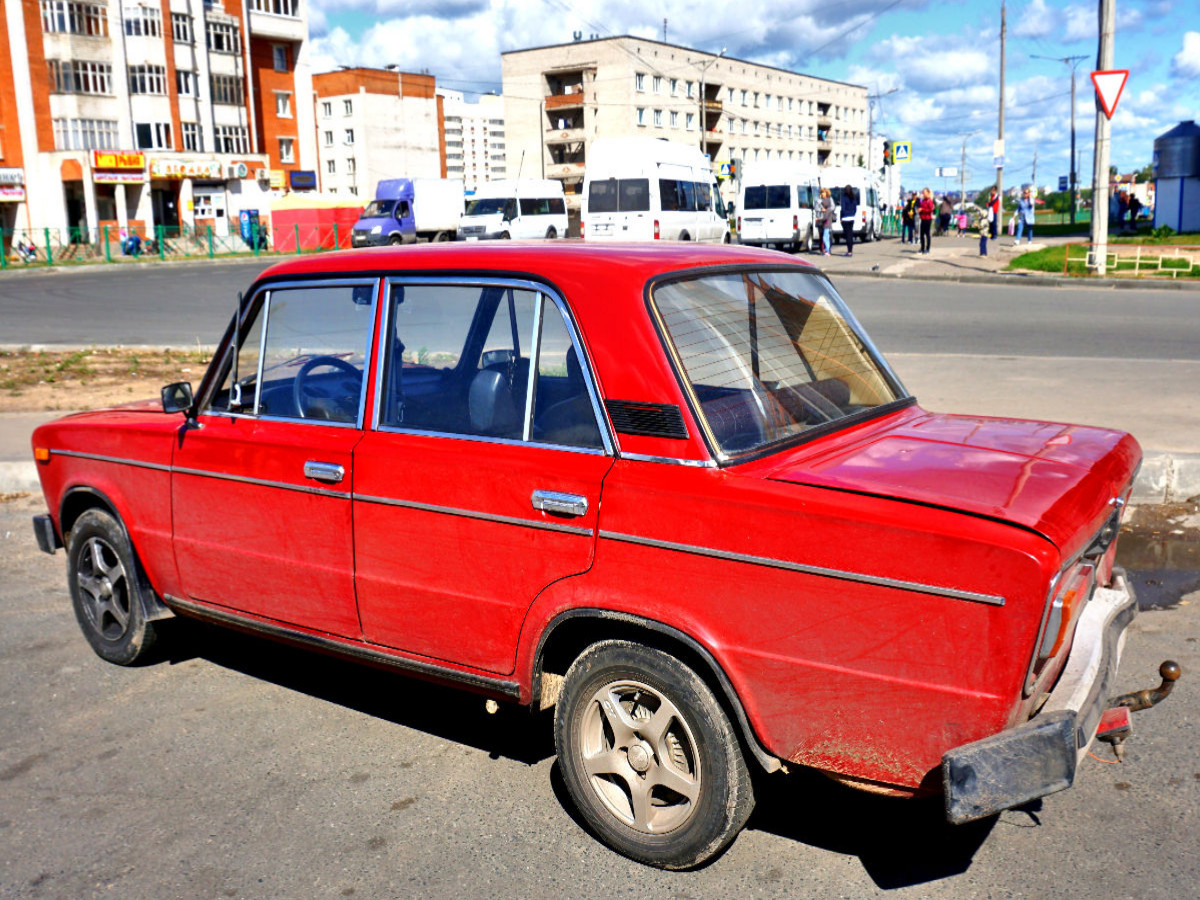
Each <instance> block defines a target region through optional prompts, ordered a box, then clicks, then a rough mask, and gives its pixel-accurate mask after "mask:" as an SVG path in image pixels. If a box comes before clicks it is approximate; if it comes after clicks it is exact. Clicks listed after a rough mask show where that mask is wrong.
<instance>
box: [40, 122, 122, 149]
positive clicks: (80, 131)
mask: <svg viewBox="0 0 1200 900" xmlns="http://www.w3.org/2000/svg"><path fill="white" fill-rule="evenodd" d="M117 143H118V142H117V122H116V121H109V120H107V119H55V120H54V149H55V150H116V149H117Z"/></svg>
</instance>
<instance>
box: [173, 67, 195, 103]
mask: <svg viewBox="0 0 1200 900" xmlns="http://www.w3.org/2000/svg"><path fill="white" fill-rule="evenodd" d="M199 87H200V80H199V79H198V78H196V73H195V72H189V71H188V70H187V69H176V70H175V91H176V92H177V93H178V94H179V96H181V97H198V96H200V92H199V90H198V88H199Z"/></svg>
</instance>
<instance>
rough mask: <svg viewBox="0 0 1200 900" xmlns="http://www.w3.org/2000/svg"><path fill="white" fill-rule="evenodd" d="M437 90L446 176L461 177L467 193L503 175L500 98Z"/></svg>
mask: <svg viewBox="0 0 1200 900" xmlns="http://www.w3.org/2000/svg"><path fill="white" fill-rule="evenodd" d="M437 94H438V96H439V97H441V98H442V103H443V108H444V111H445V120H446V177H447V178H461V179H462V180H463V187H464V188H465V189H466V191H467V193H468V194H470V193H473V192H474V190H475V188H476V187H478V186H479V185H481V184H483V183H484V182H486V181H498V180H500V179H502V178H507V177H508V168H507V166H506V165H505V153H504V145H505V140H506V138H505V134H504V98H503V97H499V96H497V95H495V94H483V95H482V96H480V98H479V99H478V100H477V101H475V102H474V103H471V102H468V101H467V100H466V99H464V97H463V93H462V91H450V90H445V89H443V88H438V89H437ZM516 175H517V173H516V172H513V177H514V178H515V177H516ZM538 177H541V176H540V175H539V176H538Z"/></svg>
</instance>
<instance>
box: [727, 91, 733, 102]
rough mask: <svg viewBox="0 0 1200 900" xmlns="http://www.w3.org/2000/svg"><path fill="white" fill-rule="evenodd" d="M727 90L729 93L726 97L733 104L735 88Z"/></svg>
mask: <svg viewBox="0 0 1200 900" xmlns="http://www.w3.org/2000/svg"><path fill="white" fill-rule="evenodd" d="M726 90H727V91H728V93H727V94H726V96H727V97H728V98H729V102H730V103H732V102H733V88H727V89H726Z"/></svg>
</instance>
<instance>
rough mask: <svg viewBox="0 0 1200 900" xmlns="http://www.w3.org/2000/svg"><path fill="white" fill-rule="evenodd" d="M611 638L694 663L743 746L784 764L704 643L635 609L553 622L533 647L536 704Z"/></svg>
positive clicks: (771, 766)
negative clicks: (576, 663)
mask: <svg viewBox="0 0 1200 900" xmlns="http://www.w3.org/2000/svg"><path fill="white" fill-rule="evenodd" d="M607 640H628V641H632V642H635V643H639V644H643V645H645V646H648V647H653V648H654V649H656V650H661V651H662V652H664V653H667V654H670V655H671V656H673V657H675V658H676V659H678V660H679V661H680V662H682V663H683V664H684V665H687V666H688V667H690V668H691V669H692V670H693V671H694V672H695V673H696V674H697V675H698V676H699V677H700V678H701V679H703V680H704V682H705V683H706V684H708V686H709V688H710V689H712V691H713V694H714V695H715V696H716V698H717V700H718V702H719V703H720V704H721V706H722V707H724V709H725V712H726V714H728V715H729V716H730V718H731V719H732V720H733V721H734V722H735V723H736V726H737V730H738V733H739V735H740V736H741V739H742V744H743V745H744V746H745V748H746V749H747V750H748V751H749V752H750V754H751V755H752V756H753V757H754V758H755V759H756V760H757V761H758V763H759V765H761V766H762V767H763V769H764V770H765V771H767V772H775V771H778V770H779V769H780V768H781V767H782V762H781V761H780V760H779V759H778V758H777V757H775V756H772V755H771V754H770V753H768V752H767V751H766V750H765V749H764V748H763V745H762V743H761V742H760V741H759V739H758V736H757V735H756V734H755V733H754V728H753V726H752V725H751V724H750V720H749V718H747V716H746V711H745V709H744V708H743V707H742V702H741V699H740V698H739V697H738V695H737V691H736V690H735V689H734V687H733V684H732V682H731V681H730V680H729V677H728V676H727V675H726V674H725V672H724V670H723V669H722V668H721V665H720V663H718V662H717V660H716V659H715V658H714V657H713V655H712V654H711V653H710V652H709V651H708V650H707V649H706V648H705V647H704V645H702V644H701V643H700V642H699V641H697V640H696V639H695V638H693V637H691V636H690V635H688V634H685V633H684V632H682V631H680V630H679V629H677V628H674V627H672V626H670V625H665V624H663V623H662V622H657V621H655V620H653V619H646V618H643V617H641V616H636V615H633V614H631V613H624V612H617V611H614V610H607V609H572V610H567V611H566V612H563V613H560V614H559V615H558V616H556V617H555V618H554V619H553V620H552V621H551V622H550V623H548V624H547V626H546V628H545V630H544V631H543V632H542V634H541V637H540V638H539V639H538V645H537V649H536V650H535V651H534V659H533V672H532V677H531V679H530V691H531V700H530V702H531V704H532V705H533V706H534V707H535V708H536V707H538V706H543V707H545V706H549V705H551V704H552V703H553V702H554V701H555V700H556V699H557V697H558V691H559V687H560V685H561V677H562V675H564V674H565V673H566V671H567V669H568V667H570V665H571V663H572V662H573V661H574V660H575V659H576V658H577V657H578V656H579V654H580V653H582V652H583V651H584V650H586V649H587V648H588V647H589V646H591V645H592V644H595V643H597V642H599V641H607Z"/></svg>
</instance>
